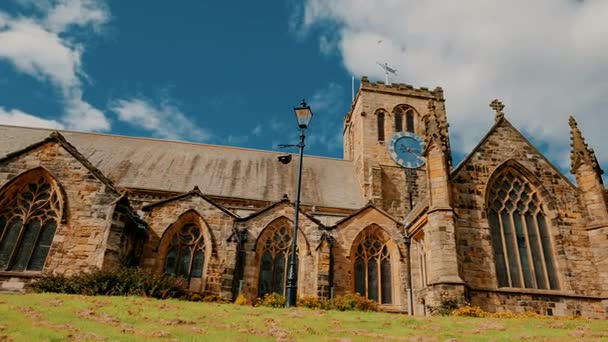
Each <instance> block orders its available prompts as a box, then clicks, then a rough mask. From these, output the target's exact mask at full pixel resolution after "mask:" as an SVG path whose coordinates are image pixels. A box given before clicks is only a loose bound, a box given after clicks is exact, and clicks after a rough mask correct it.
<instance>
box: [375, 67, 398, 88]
mask: <svg viewBox="0 0 608 342" xmlns="http://www.w3.org/2000/svg"><path fill="white" fill-rule="evenodd" d="M376 64H378V65H379V66H380V67H381V68H382V70H384V79H385V80H386V82H385V83H386V84H387V85H388V84H389V82H388V74H389V73H390V74H393V75H394V76H397V69H394V68H391V67H390V66H388V63H386V62H385V63H384V64H382V63H380V62H376Z"/></svg>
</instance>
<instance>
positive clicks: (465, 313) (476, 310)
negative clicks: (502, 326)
mask: <svg viewBox="0 0 608 342" xmlns="http://www.w3.org/2000/svg"><path fill="white" fill-rule="evenodd" d="M450 315H451V316H458V317H488V316H489V315H491V314H490V313H489V312H486V311H483V310H482V309H481V308H480V307H478V306H469V305H465V306H463V307H461V308H458V309H456V310H453V311H452V313H451V314H450Z"/></svg>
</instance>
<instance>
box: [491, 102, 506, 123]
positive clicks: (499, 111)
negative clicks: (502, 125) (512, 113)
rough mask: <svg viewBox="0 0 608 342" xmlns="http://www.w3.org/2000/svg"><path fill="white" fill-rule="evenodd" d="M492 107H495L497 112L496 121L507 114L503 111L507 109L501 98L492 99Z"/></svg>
mask: <svg viewBox="0 0 608 342" xmlns="http://www.w3.org/2000/svg"><path fill="white" fill-rule="evenodd" d="M490 108H492V109H494V111H495V112H496V119H495V121H498V120H500V119H502V118H503V117H504V116H505V113H504V112H503V111H502V110H503V109H505V105H504V104H502V102H500V100H498V99H494V100H492V102H490Z"/></svg>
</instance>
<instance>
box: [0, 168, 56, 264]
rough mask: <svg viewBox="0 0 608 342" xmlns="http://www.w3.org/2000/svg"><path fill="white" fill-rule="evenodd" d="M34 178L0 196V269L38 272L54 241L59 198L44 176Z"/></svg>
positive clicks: (17, 184) (14, 186) (20, 183)
mask: <svg viewBox="0 0 608 342" xmlns="http://www.w3.org/2000/svg"><path fill="white" fill-rule="evenodd" d="M34 175H36V177H32V176H31V175H27V174H26V175H24V176H22V177H27V178H30V179H29V180H27V181H26V182H16V183H14V185H12V186H11V188H9V189H7V191H5V192H4V193H3V194H2V196H1V197H0V198H1V199H0V270H7V271H41V270H42V268H43V267H44V262H45V260H46V257H47V255H48V253H49V249H50V247H51V243H52V242H53V237H54V236H55V230H56V229H57V222H58V217H59V216H60V214H61V200H60V196H59V193H58V192H57V190H56V189H55V187H54V186H52V185H51V183H50V182H49V181H48V179H47V178H46V177H44V176H40V175H39V173H34ZM31 178H34V179H31Z"/></svg>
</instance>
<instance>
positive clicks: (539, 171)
mask: <svg viewBox="0 0 608 342" xmlns="http://www.w3.org/2000/svg"><path fill="white" fill-rule="evenodd" d="M508 160H513V161H514V162H516V163H518V164H519V165H521V166H523V168H525V169H526V170H528V171H529V173H530V175H532V177H533V179H529V180H530V182H531V183H532V184H533V185H534V183H535V182H539V183H538V184H536V186H539V187H541V188H542V189H543V191H542V194H541V197H542V200H544V201H545V205H544V208H543V209H544V211H545V214H546V215H547V219H548V221H549V222H550V227H551V228H550V230H551V234H552V240H553V251H554V258H555V267H556V272H557V274H558V277H559V280H560V289H559V290H533V291H532V290H529V289H523V288H522V289H513V291H509V292H504V291H503V292H499V291H497V285H496V274H495V265H494V254H493V249H492V248H493V247H492V244H491V239H490V232H489V223H488V220H487V211H486V210H487V208H486V203H485V201H486V199H485V198H486V187H487V186H488V181H489V179H490V177H491V176H492V173H493V172H494V170H495V169H496V168H497V167H498V166H500V165H501V164H502V163H504V162H507V161H508ZM452 184H453V199H454V209H455V212H456V216H457V245H458V256H459V260H460V273H461V276H462V278H463V280H464V281H465V282H466V284H467V285H468V286H469V288H470V290H471V291H470V296H471V301H472V302H473V303H477V304H479V305H480V306H481V307H483V308H485V309H488V310H492V311H495V310H505V309H506V310H510V311H521V310H523V309H522V308H524V307H526V308H527V309H530V308H531V307H534V310H535V311H544V312H546V308H548V307H547V306H546V305H545V306H544V307H543V306H538V305H536V306H534V305H531V304H530V303H536V302H538V300H536V299H533V298H540V297H542V296H543V293H544V294H546V295H547V297H546V298H547V300H549V301H551V300H552V299H551V298H556V297H551V296H550V295H556V296H558V297H559V294H563V295H564V296H566V295H581V296H599V295H600V293H601V284H600V283H599V280H598V278H597V274H596V272H594V264H593V254H592V252H591V250H590V242H589V237H588V235H587V232H586V231H585V230H584V229H583V227H584V212H585V210H584V208H583V207H582V205H581V204H580V201H579V196H578V192H577V189H576V188H575V187H574V186H573V185H572V184H571V183H569V182H568V181H567V180H566V179H564V178H563V176H561V175H560V174H559V172H558V171H557V170H555V169H554V168H553V167H552V166H551V165H550V164H549V163H548V162H547V161H546V160H545V159H544V158H543V157H542V156H541V155H540V154H539V153H538V151H537V150H536V149H535V148H534V147H532V146H531V145H530V144H529V143H528V142H526V141H525V140H524V139H523V138H522V136H521V135H520V134H519V133H518V132H516V131H515V130H514V128H513V127H512V126H511V125H510V124H509V123H508V122H507V121H502V122H501V123H500V124H499V125H498V126H497V127H495V131H494V132H493V133H492V134H491V135H490V136H489V138H488V139H487V140H486V141H485V143H483V144H482V146H480V147H479V148H478V149H477V150H476V151H474V153H473V155H472V156H471V158H470V159H468V160H466V161H465V163H464V164H463V165H461V166H460V167H459V169H458V171H457V172H456V174H455V175H453V177H452ZM481 290H483V291H485V292H483V294H482V292H481ZM532 293H534V295H532ZM478 296H480V297H479V298H478ZM531 296H532V297H533V298H532V297H531ZM488 298H491V300H488ZM568 298H569V297H568ZM568 298H566V297H564V298H562V299H559V301H558V302H559V303H561V304H559V305H557V304H556V305H557V306H556V309H555V310H554V312H555V314H576V312H575V311H576V310H578V309H576V308H575V307H577V306H576V305H574V304H572V303H574V302H576V301H577V299H568ZM583 302H589V301H588V300H582V301H581V303H583ZM596 302H599V301H596ZM562 304H563V305H562ZM543 305H544V304H543ZM596 309H597V308H594V309H590V310H592V311H597V310H599V309H597V310H596ZM579 311H580V310H579Z"/></svg>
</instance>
